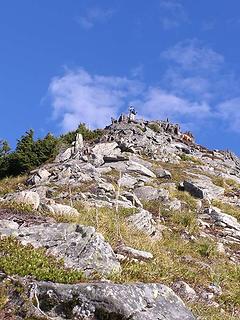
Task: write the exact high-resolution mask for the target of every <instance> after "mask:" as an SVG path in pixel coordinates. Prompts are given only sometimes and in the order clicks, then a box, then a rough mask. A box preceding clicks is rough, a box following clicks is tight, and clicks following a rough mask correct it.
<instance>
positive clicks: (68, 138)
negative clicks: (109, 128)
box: [60, 123, 103, 145]
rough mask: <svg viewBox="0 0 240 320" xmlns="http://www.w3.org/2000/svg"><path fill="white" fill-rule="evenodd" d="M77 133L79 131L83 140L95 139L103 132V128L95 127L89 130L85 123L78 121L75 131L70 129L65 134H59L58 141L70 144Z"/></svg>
mask: <svg viewBox="0 0 240 320" xmlns="http://www.w3.org/2000/svg"><path fill="white" fill-rule="evenodd" d="M77 133H81V134H82V136H83V139H84V140H85V141H89V140H95V139H97V138H100V137H101V136H102V134H103V130H101V129H96V130H93V131H92V130H90V129H88V128H87V127H86V125H85V123H80V124H79V126H78V128H77V129H76V130H75V131H70V132H68V133H66V134H63V135H61V136H60V141H61V142H62V143H63V144H67V145H69V144H71V143H72V142H73V141H74V139H75V137H76V134H77Z"/></svg>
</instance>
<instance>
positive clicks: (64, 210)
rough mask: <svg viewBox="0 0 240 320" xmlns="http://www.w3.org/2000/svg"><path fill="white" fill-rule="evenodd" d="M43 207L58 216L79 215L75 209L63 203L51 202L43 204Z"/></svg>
mask: <svg viewBox="0 0 240 320" xmlns="http://www.w3.org/2000/svg"><path fill="white" fill-rule="evenodd" d="M43 207H44V209H46V210H48V211H50V212H51V213H53V214H56V215H58V216H61V215H63V216H64V215H69V216H74V215H75V216H77V215H79V212H78V211H77V209H75V208H73V207H70V206H67V205H65V204H60V203H52V204H44V205H43Z"/></svg>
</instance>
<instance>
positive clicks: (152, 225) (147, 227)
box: [127, 209, 158, 236]
mask: <svg viewBox="0 0 240 320" xmlns="http://www.w3.org/2000/svg"><path fill="white" fill-rule="evenodd" d="M127 222H128V223H129V224H130V225H132V226H133V227H135V228H136V229H137V230H139V231H143V232H144V233H146V234H147V235H148V236H155V235H156V234H157V231H158V230H157V228H156V222H155V221H154V220H153V216H152V214H151V213H150V212H148V211H147V210H144V209H141V210H140V211H139V212H138V213H135V214H133V215H131V216H129V217H128V218H127Z"/></svg>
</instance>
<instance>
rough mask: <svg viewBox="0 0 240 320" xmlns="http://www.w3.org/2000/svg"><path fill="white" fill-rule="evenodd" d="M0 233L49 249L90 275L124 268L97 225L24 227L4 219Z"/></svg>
mask: <svg viewBox="0 0 240 320" xmlns="http://www.w3.org/2000/svg"><path fill="white" fill-rule="evenodd" d="M0 235H2V236H14V237H16V238H17V239H18V240H19V241H20V242H21V243H22V244H24V245H26V244H31V245H32V246H33V247H35V248H40V247H43V248H46V249H47V253H49V254H51V255H54V256H55V257H57V258H63V259H64V264H65V266H66V267H68V268H73V269H77V270H82V271H83V272H84V273H85V274H86V275H87V276H88V275H90V274H92V273H93V272H98V273H100V274H104V275H106V274H109V273H111V272H114V271H120V269H121V267H120V264H119V262H118V261H117V258H116V255H115V254H114V252H113V250H112V248H111V246H110V245H109V244H108V243H107V242H106V241H105V240H104V238H103V236H102V235H101V234H99V233H97V232H96V231H95V229H94V228H93V227H87V226H81V225H77V224H70V223H52V224H48V223H43V224H38V225H32V226H28V227H24V226H22V227H21V226H19V225H18V224H17V223H16V222H12V221H9V220H0Z"/></svg>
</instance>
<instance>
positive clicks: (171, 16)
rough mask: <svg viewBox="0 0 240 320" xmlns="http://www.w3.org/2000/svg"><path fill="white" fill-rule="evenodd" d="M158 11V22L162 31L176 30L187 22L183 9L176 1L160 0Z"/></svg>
mask: <svg viewBox="0 0 240 320" xmlns="http://www.w3.org/2000/svg"><path fill="white" fill-rule="evenodd" d="M160 10H161V16H160V21H161V24H162V26H163V28H164V29H172V28H176V27H179V26H180V25H181V24H183V23H187V22H188V21H189V18H188V15H187V12H186V11H185V8H184V7H183V5H182V4H181V3H180V2H178V1H174V0H161V1H160Z"/></svg>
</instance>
